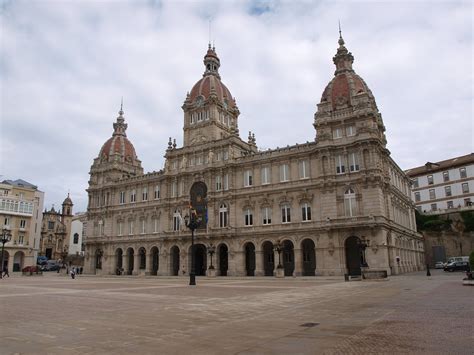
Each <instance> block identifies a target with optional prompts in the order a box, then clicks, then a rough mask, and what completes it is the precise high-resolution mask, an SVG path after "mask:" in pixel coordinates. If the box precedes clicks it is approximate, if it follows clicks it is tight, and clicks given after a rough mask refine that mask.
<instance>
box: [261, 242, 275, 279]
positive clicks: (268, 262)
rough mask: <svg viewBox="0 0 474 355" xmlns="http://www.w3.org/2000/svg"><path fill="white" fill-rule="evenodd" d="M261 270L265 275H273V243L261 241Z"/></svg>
mask: <svg viewBox="0 0 474 355" xmlns="http://www.w3.org/2000/svg"><path fill="white" fill-rule="evenodd" d="M262 248H263V270H264V272H265V276H273V270H274V269H275V255H274V253H273V243H272V242H265V243H263V246H262Z"/></svg>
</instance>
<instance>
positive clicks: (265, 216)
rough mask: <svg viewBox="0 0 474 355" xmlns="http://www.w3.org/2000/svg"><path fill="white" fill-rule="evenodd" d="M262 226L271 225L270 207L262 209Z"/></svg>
mask: <svg viewBox="0 0 474 355" xmlns="http://www.w3.org/2000/svg"><path fill="white" fill-rule="evenodd" d="M262 224H263V225H267V224H272V209H271V208H270V207H264V208H262Z"/></svg>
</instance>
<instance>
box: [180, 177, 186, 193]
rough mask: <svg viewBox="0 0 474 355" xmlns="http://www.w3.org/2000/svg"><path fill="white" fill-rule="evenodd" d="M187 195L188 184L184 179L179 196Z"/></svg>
mask: <svg viewBox="0 0 474 355" xmlns="http://www.w3.org/2000/svg"><path fill="white" fill-rule="evenodd" d="M185 193H186V184H185V183H184V179H183V180H181V183H180V184H179V195H180V196H183V195H184V194H185Z"/></svg>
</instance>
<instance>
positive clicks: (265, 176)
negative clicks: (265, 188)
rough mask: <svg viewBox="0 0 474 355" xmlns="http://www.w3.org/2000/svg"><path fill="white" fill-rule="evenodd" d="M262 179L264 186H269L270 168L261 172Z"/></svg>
mask: <svg viewBox="0 0 474 355" xmlns="http://www.w3.org/2000/svg"><path fill="white" fill-rule="evenodd" d="M260 178H261V180H262V185H267V184H269V183H270V167H269V166H264V167H262V169H261V171H260Z"/></svg>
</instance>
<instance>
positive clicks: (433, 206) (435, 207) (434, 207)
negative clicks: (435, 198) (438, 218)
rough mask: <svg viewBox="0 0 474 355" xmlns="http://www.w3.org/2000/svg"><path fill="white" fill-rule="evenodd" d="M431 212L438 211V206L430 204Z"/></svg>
mask: <svg viewBox="0 0 474 355" xmlns="http://www.w3.org/2000/svg"><path fill="white" fill-rule="evenodd" d="M431 210H432V211H436V210H438V205H437V204H436V203H432V204H431Z"/></svg>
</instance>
